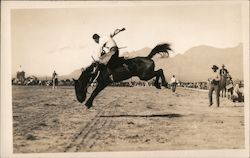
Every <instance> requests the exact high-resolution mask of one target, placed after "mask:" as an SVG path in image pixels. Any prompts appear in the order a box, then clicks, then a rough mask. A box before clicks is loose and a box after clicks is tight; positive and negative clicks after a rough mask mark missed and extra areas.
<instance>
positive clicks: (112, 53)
mask: <svg viewBox="0 0 250 158" xmlns="http://www.w3.org/2000/svg"><path fill="white" fill-rule="evenodd" d="M124 30H126V29H125V28H122V29H116V30H115V31H114V33H112V34H110V36H109V39H108V40H107V41H105V42H101V41H100V40H101V39H102V38H101V37H100V36H99V35H98V34H94V35H93V36H92V38H93V39H94V41H95V42H96V43H97V44H99V54H100V57H99V61H98V62H97V63H98V64H103V65H105V66H106V68H107V72H108V73H109V78H110V80H111V81H112V82H113V77H112V66H114V65H115V63H118V62H119V61H120V60H119V61H118V59H119V48H118V47H117V44H116V42H115V40H114V39H113V37H114V36H115V35H117V34H118V33H120V32H122V31H124ZM123 65H124V66H125V67H127V65H126V64H125V63H123ZM98 71H99V69H98V68H97V69H96V70H95V74H97V72H98Z"/></svg>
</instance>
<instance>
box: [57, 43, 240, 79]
mask: <svg viewBox="0 0 250 158" xmlns="http://www.w3.org/2000/svg"><path fill="white" fill-rule="evenodd" d="M150 51H151V48H148V47H145V48H142V49H140V50H137V51H133V52H126V53H123V54H122V55H123V56H127V57H136V56H147V55H148V54H149V52H150ZM153 60H154V61H155V65H156V68H157V69H158V68H162V69H163V70H164V73H165V76H166V78H167V80H168V81H169V80H170V78H171V76H172V75H173V74H174V75H176V77H177V79H178V80H181V81H207V78H208V77H209V74H210V73H211V67H212V65H214V64H215V65H217V66H218V67H221V65H222V64H225V66H226V69H228V70H229V72H230V74H231V76H232V77H233V79H240V80H243V48H242V44H239V45H238V46H236V47H232V48H215V47H211V46H206V45H201V46H196V47H193V48H190V49H189V50H187V51H186V52H185V53H183V54H177V55H175V56H174V57H169V58H161V57H160V56H159V55H156V56H155V57H154V58H153ZM80 74H81V69H77V70H75V71H73V72H72V73H70V74H68V75H64V76H59V78H60V79H72V78H76V79H77V78H78V77H79V76H80Z"/></svg>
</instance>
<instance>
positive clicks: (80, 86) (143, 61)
mask: <svg viewBox="0 0 250 158" xmlns="http://www.w3.org/2000/svg"><path fill="white" fill-rule="evenodd" d="M169 50H171V48H170V45H169V44H167V43H163V44H159V45H157V46H156V47H155V48H154V49H152V51H151V52H150V53H149V55H148V56H147V57H135V58H131V59H124V58H119V60H121V61H119V63H126V65H127V67H125V66H124V64H116V65H112V66H111V67H110V68H111V71H112V75H113V81H114V82H120V81H123V80H126V79H129V78H131V77H132V76H138V77H139V78H140V79H141V80H144V81H147V80H150V79H152V78H153V77H156V80H155V82H154V86H155V87H156V88H158V89H160V88H161V84H160V82H159V79H161V83H162V86H164V87H166V88H167V85H168V83H167V82H166V80H165V76H164V74H163V70H162V69H159V70H157V71H155V70H154V68H155V63H154V61H153V60H152V57H153V56H154V55H156V54H157V53H166V54H167V55H169V54H168V51H169ZM95 68H97V69H98V70H99V74H98V75H96V73H93V70H94V69H95ZM94 78H96V81H97V85H96V88H95V89H94V91H93V92H92V94H91V96H90V97H89V99H88V100H87V101H86V103H85V105H86V106H87V108H90V107H91V106H92V104H93V100H94V99H95V97H96V96H97V95H98V94H99V92H100V91H102V90H103V89H104V88H105V87H107V86H108V85H109V84H111V83H112V81H111V80H110V78H109V72H108V71H107V68H106V66H105V65H103V64H98V63H97V62H94V63H92V64H91V65H90V66H89V67H87V68H86V69H85V70H84V71H82V74H81V76H80V77H79V79H78V80H75V79H74V82H75V93H76V97H77V100H78V101H79V102H80V103H82V102H84V101H85V99H86V93H87V89H88V87H89V85H90V84H91V82H92V81H93V80H94Z"/></svg>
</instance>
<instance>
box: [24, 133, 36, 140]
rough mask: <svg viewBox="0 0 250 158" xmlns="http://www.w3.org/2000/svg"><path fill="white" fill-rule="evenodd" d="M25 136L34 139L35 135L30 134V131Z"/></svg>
mask: <svg viewBox="0 0 250 158" xmlns="http://www.w3.org/2000/svg"><path fill="white" fill-rule="evenodd" d="M25 137H26V139H27V140H36V136H34V135H33V134H31V133H28V134H26V136H25Z"/></svg>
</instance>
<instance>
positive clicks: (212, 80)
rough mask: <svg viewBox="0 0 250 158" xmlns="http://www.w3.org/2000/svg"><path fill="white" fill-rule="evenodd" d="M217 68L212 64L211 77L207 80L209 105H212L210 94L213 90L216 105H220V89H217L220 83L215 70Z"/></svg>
mask: <svg viewBox="0 0 250 158" xmlns="http://www.w3.org/2000/svg"><path fill="white" fill-rule="evenodd" d="M218 69H219V68H218V67H217V66H216V65H213V67H212V70H213V72H212V74H211V75H210V76H211V77H210V78H209V79H208V81H209V84H210V85H209V92H208V97H209V106H212V105H213V99H212V95H213V91H215V96H216V103H217V107H219V106H220V97H219V95H220V90H219V83H220V75H219V73H218V72H217V70H218Z"/></svg>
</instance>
